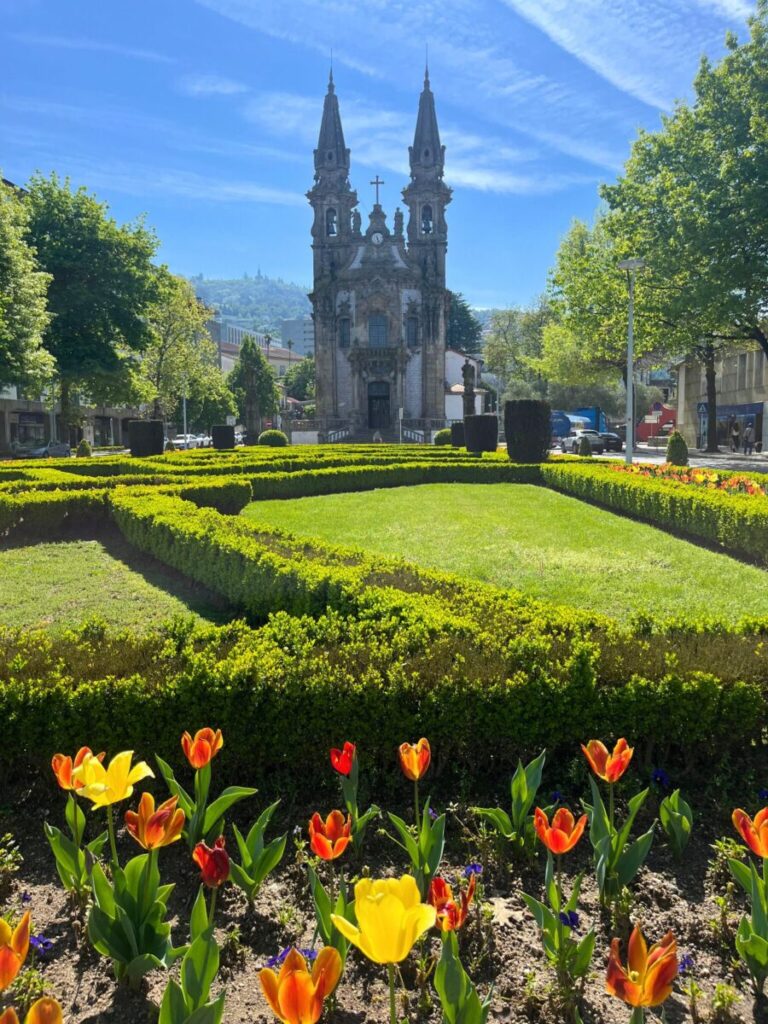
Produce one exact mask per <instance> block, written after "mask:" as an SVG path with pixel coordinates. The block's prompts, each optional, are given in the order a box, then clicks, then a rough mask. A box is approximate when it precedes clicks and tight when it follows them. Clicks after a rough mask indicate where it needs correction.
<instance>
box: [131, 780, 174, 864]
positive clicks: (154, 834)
mask: <svg viewBox="0 0 768 1024" xmlns="http://www.w3.org/2000/svg"><path fill="white" fill-rule="evenodd" d="M178 802H179V798H178V797H177V796H172V797H171V798H170V799H169V800H166V801H165V803H163V804H160V806H159V807H158V808H157V810H155V798H154V797H153V796H152V794H151V793H142V794H141V800H139V810H138V812H137V811H126V812H125V827H126V829H127V830H128V831H129V832H130V834H131V835H132V836H133V838H134V839H135V840H136V842H137V843H138V844H139V846H143V847H144V849H145V850H156V849H159V848H160V847H161V846H168V845H170V844H171V843H175V842H176V840H177V839H180V838H181V830H182V829H183V828H184V811H182V810H181V809H177V807H176V804H177V803H178Z"/></svg>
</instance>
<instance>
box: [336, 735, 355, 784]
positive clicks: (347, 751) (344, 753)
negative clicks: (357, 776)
mask: <svg viewBox="0 0 768 1024" xmlns="http://www.w3.org/2000/svg"><path fill="white" fill-rule="evenodd" d="M355 752H356V747H355V744H354V743H350V742H349V740H347V742H346V743H345V744H344V748H343V749H342V750H339V749H338V748H337V747H334V748H333V750H331V766H332V767H333V768H334V769H335V770H336V771H337V772H338V773H339V775H347V776H348V775H349V773H350V772H351V771H352V765H353V764H354V761H355Z"/></svg>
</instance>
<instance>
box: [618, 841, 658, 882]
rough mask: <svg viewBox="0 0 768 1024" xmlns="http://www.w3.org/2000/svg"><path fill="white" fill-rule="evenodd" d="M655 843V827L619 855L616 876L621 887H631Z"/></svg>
mask: <svg viewBox="0 0 768 1024" xmlns="http://www.w3.org/2000/svg"><path fill="white" fill-rule="evenodd" d="M652 843H653V826H651V828H649V829H648V831H647V832H646V833H645V834H644V835H642V836H640V837H639V838H638V839H636V840H635V841H634V843H632V844H631V845H630V846H629V847H628V848H627V849H626V850H624V851H623V852H621V853H620V854H619V858H618V864H617V865H616V874H617V875H618V879H619V885H620V886H622V887H623V886H625V885H629V883H630V882H631V881H632V879H633V878H634V877H635V875H636V874H637V872H638V871H639V870H640V868H641V867H642V866H643V864H644V863H645V859H646V857H647V856H648V853H649V851H650V849H651V844H652Z"/></svg>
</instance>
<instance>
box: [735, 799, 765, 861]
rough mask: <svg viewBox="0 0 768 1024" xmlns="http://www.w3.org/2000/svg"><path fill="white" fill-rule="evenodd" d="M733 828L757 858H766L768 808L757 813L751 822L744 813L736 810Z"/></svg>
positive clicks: (738, 809) (739, 809)
mask: <svg viewBox="0 0 768 1024" xmlns="http://www.w3.org/2000/svg"><path fill="white" fill-rule="evenodd" d="M732 821H733V827H734V828H735V829H736V831H737V832H738V833H739V835H740V836H741V838H742V839H743V840H744V842H745V843H746V844H747V846H748V847H749V848H750V850H751V851H752V853H754V854H757V856H758V857H768V807H764V808H763V809H762V811H758V812H757V814H756V815H755V820H754V821H752V819H751V818H750V816H749V815H748V814H747V812H746V811H742V810H741V808H737V809H736V810H735V811H734V812H733V817H732Z"/></svg>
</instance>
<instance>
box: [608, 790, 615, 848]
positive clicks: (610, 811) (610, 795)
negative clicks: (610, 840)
mask: <svg viewBox="0 0 768 1024" xmlns="http://www.w3.org/2000/svg"><path fill="white" fill-rule="evenodd" d="M608 823H609V824H610V826H611V835H613V831H614V829H613V783H612V782H610V783H608Z"/></svg>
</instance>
